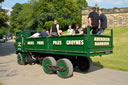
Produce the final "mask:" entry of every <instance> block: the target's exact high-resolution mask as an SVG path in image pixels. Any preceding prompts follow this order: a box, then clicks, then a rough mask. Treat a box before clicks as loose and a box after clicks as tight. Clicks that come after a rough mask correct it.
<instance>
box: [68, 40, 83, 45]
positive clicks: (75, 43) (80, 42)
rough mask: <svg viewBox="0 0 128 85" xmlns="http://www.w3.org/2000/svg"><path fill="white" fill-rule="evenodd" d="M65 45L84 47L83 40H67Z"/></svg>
mask: <svg viewBox="0 0 128 85" xmlns="http://www.w3.org/2000/svg"><path fill="white" fill-rule="evenodd" d="M66 44H67V45H84V40H67V41H66Z"/></svg>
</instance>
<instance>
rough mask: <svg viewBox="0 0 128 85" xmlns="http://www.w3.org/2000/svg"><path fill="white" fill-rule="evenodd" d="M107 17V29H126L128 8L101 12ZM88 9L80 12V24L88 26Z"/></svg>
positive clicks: (127, 25)
mask: <svg viewBox="0 0 128 85" xmlns="http://www.w3.org/2000/svg"><path fill="white" fill-rule="evenodd" d="M103 12H104V14H105V15H106V16H107V21H108V27H128V8H118V9H117V8H116V9H106V10H103ZM89 13H90V8H86V9H83V11H82V24H86V25H87V24H88V14H89Z"/></svg>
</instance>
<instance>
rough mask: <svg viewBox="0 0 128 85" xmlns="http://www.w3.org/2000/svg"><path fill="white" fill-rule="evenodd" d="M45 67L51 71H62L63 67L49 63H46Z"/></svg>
mask: <svg viewBox="0 0 128 85" xmlns="http://www.w3.org/2000/svg"><path fill="white" fill-rule="evenodd" d="M46 66H47V68H48V69H49V70H51V71H61V72H64V71H65V69H64V68H63V67H59V66H51V65H48V64H47V65H46Z"/></svg>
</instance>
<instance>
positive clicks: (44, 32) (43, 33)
mask: <svg viewBox="0 0 128 85" xmlns="http://www.w3.org/2000/svg"><path fill="white" fill-rule="evenodd" d="M47 36H48V33H47V31H46V30H45V29H43V32H41V33H40V37H47Z"/></svg>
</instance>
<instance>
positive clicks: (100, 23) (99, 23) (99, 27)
mask: <svg viewBox="0 0 128 85" xmlns="http://www.w3.org/2000/svg"><path fill="white" fill-rule="evenodd" d="M100 26H101V21H100V19H99V26H98V28H99V29H100Z"/></svg>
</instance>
